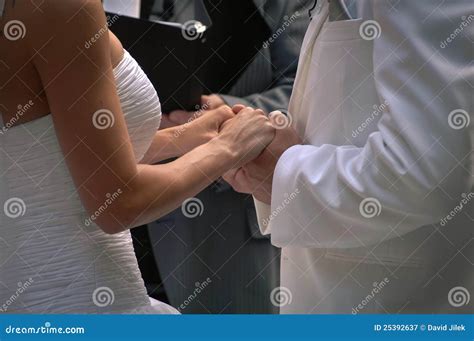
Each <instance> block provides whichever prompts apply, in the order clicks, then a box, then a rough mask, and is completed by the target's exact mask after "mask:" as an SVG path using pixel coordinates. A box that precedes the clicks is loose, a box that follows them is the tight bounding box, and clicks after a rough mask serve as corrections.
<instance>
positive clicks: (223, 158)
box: [208, 135, 241, 172]
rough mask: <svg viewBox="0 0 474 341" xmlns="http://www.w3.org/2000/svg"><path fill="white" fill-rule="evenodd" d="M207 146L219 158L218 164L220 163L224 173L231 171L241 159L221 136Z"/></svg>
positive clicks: (235, 150)
mask: <svg viewBox="0 0 474 341" xmlns="http://www.w3.org/2000/svg"><path fill="white" fill-rule="evenodd" d="M208 145H209V146H210V147H211V148H212V150H213V151H214V152H215V153H216V154H218V155H219V156H220V162H222V164H223V166H224V168H225V172H227V171H229V170H231V169H233V168H234V166H235V165H236V164H237V163H238V161H239V159H240V157H241V156H240V152H239V151H238V150H237V149H236V148H235V147H234V146H233V145H231V144H229V143H228V142H227V141H226V140H225V138H223V137H222V135H219V136H216V137H214V138H213V139H212V140H210V141H209V143H208Z"/></svg>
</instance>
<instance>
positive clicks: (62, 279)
mask: <svg viewBox="0 0 474 341" xmlns="http://www.w3.org/2000/svg"><path fill="white" fill-rule="evenodd" d="M0 16H1V18H0V27H1V28H3V35H2V36H0V70H1V72H0V113H1V115H0V118H1V121H0V176H1V177H0V311H1V312H16V313H18V312H23V313H176V310H175V309H174V308H172V307H169V306H167V305H165V304H164V303H161V302H158V301H155V300H152V299H150V298H149V297H148V296H147V293H146V290H145V287H144V283H143V280H142V279H141V275H140V272H139V270H138V266H137V260H136V258H135V255H134V251H133V247H132V241H131V237H130V232H129V229H131V228H133V227H135V226H139V225H142V224H146V223H148V222H151V221H153V220H156V219H158V218H159V217H161V216H162V215H164V214H166V213H168V212H170V211H172V210H173V209H175V208H177V207H179V206H180V205H182V203H183V202H185V201H187V199H189V198H192V197H193V196H194V195H196V194H197V193H198V192H200V191H201V190H202V189H204V188H205V187H207V186H208V185H209V184H211V183H212V182H213V181H214V180H216V179H218V178H219V177H220V176H221V175H222V174H224V173H225V172H227V171H228V170H230V169H233V168H238V167H240V166H241V165H244V164H245V163H247V162H249V161H251V160H252V159H254V158H255V157H257V156H258V155H259V154H260V153H261V151H262V150H263V149H264V148H265V147H266V146H267V145H268V144H269V143H270V142H271V140H272V139H273V136H274V129H273V128H272V126H271V124H270V122H269V120H268V119H267V117H266V116H265V115H264V114H263V112H262V111H260V110H253V109H252V108H246V109H244V110H242V111H241V112H240V113H239V114H237V115H234V113H233V112H232V110H231V109H230V108H225V109H220V110H215V111H211V112H209V113H208V114H206V115H204V116H202V117H200V118H198V119H196V120H194V121H192V122H190V123H189V124H186V125H184V126H180V127H175V128H170V129H165V130H162V131H158V127H159V124H160V117H161V112H160V102H159V100H158V97H157V94H156V92H155V90H154V88H153V87H152V85H151V83H150V82H149V80H148V79H147V77H146V76H145V74H144V73H143V72H142V70H141V69H140V67H139V66H138V65H137V63H136V62H135V60H134V59H133V58H132V57H131V56H130V54H128V53H127V52H126V51H124V50H123V48H122V46H121V44H120V41H119V40H118V39H117V38H116V37H115V36H114V35H113V34H112V33H111V32H107V33H106V34H104V35H102V36H101V37H100V38H99V39H96V40H95V41H94V43H93V44H89V45H87V48H86V47H85V46H86V45H85V43H86V42H89V41H91V37H97V33H98V32H104V28H107V23H106V19H105V14H104V11H103V9H102V6H101V1H100V0H62V1H56V0H44V1H42V2H41V4H39V5H38V4H35V2H33V1H14V0H0ZM163 82H166V79H164V80H163ZM2 122H3V123H2ZM170 157H179V158H178V159H177V160H176V161H174V162H171V163H167V164H163V165H154V164H156V163H157V162H158V161H160V160H164V159H168V158H170ZM2 209H3V210H2ZM208 209H212V208H208Z"/></svg>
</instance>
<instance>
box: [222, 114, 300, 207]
mask: <svg viewBox="0 0 474 341" xmlns="http://www.w3.org/2000/svg"><path fill="white" fill-rule="evenodd" d="M236 111H238V108H235V107H234V112H236ZM278 115H282V114H278ZM273 119H275V118H274V117H273ZM273 119H272V121H273ZM278 121H279V120H278ZM280 128H281V127H280ZM301 143H302V140H301V138H300V137H299V136H298V134H297V133H296V131H295V130H294V129H293V128H292V127H288V128H282V129H277V131H276V134H275V138H274V139H273V142H272V143H271V144H270V145H269V146H268V147H267V148H266V149H265V150H264V151H263V152H262V154H260V156H259V157H258V158H257V159H255V160H254V161H252V162H250V163H248V164H247V165H245V166H244V167H242V168H240V169H236V170H232V171H230V172H228V173H227V174H225V175H224V177H223V178H224V180H226V181H227V182H228V183H229V184H230V185H231V186H232V187H233V188H234V190H235V191H237V192H240V193H249V194H252V195H253V196H254V197H255V198H256V199H257V200H259V201H262V202H264V203H267V204H270V202H271V195H272V183H273V173H274V171H275V167H276V165H277V162H278V160H279V159H280V157H281V155H282V154H283V153H284V152H285V151H286V150H287V149H288V148H290V147H292V146H294V145H297V144H301Z"/></svg>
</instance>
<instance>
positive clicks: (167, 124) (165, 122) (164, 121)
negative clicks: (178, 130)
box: [160, 114, 179, 130]
mask: <svg viewBox="0 0 474 341" xmlns="http://www.w3.org/2000/svg"><path fill="white" fill-rule="evenodd" d="M177 125H179V124H177V123H174V122H173V121H171V120H170V118H169V115H168V114H163V115H162V116H161V123H160V130H162V129H167V128H171V127H176V126H177Z"/></svg>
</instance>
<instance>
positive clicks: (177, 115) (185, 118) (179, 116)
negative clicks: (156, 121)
mask: <svg viewBox="0 0 474 341" xmlns="http://www.w3.org/2000/svg"><path fill="white" fill-rule="evenodd" d="M195 118H196V115H194V113H192V112H189V111H184V110H175V111H172V112H171V113H170V114H169V120H170V121H171V122H174V123H176V124H179V125H181V124H185V123H188V122H191V121H192V120H194V119H195Z"/></svg>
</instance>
